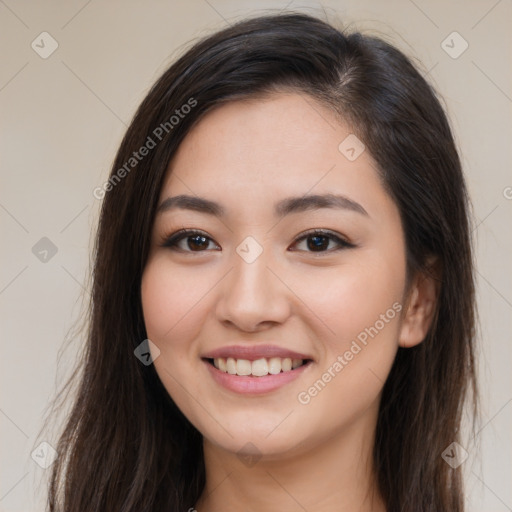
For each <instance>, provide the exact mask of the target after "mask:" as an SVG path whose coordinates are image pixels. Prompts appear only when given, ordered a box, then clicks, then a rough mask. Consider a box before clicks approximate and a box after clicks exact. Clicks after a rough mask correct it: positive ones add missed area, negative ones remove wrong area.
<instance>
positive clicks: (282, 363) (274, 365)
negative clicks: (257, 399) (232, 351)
mask: <svg viewBox="0 0 512 512" xmlns="http://www.w3.org/2000/svg"><path fill="white" fill-rule="evenodd" d="M205 361H207V362H208V363H209V364H211V365H212V366H214V367H215V368H217V369H218V370H219V371H221V372H224V373H228V374H230V375H237V376H240V377H265V376H266V375H278V374H280V373H288V372H292V371H294V370H296V369H297V368H300V367H302V366H306V365H308V364H310V363H311V362H312V360H311V359H292V358H290V357H284V358H281V357H270V358H261V359H256V360H254V361H250V360H249V359H236V358H233V357H228V358H224V357H216V358H215V359H205Z"/></svg>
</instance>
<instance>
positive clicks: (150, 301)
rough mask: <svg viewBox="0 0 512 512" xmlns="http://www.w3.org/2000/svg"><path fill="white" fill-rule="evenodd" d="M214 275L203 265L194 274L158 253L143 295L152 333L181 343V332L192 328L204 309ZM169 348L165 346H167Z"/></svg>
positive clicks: (145, 276) (144, 282) (146, 274)
mask: <svg viewBox="0 0 512 512" xmlns="http://www.w3.org/2000/svg"><path fill="white" fill-rule="evenodd" d="M210 281H211V279H210V280H209V279H208V276H207V275H206V274H205V273H204V272H202V271H201V270H200V269H199V267H198V268H197V269H196V270H195V271H194V277H193V279H191V278H190V274H187V273H184V272H179V271H176V270H175V269H173V268H172V266H171V265H169V263H168V262H166V261H165V257H155V258H154V259H153V260H150V261H149V262H148V264H147V266H146V269H145V271H144V274H143V278H142V283H141V299H142V308H143V312H144V321H145V325H146V330H147V334H148V337H149V338H150V339H151V336H153V338H154V339H155V341H159V342H160V343H163V344H169V343H171V342H172V344H173V345H176V347H175V348H178V347H179V341H178V340H181V339H183V337H182V336H181V334H183V332H184V331H185V330H186V331H187V332H189V333H190V334H189V335H188V338H190V337H191V334H193V333H192V332H191V331H190V329H193V327H194V325H197V327H198V328H199V324H197V322H194V318H196V319H197V316H198V311H200V303H201V299H202V298H203V297H204V296H205V294H206V293H207V292H208V290H209V289H210V288H211V283H210ZM164 348H165V347H164Z"/></svg>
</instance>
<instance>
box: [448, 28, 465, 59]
mask: <svg viewBox="0 0 512 512" xmlns="http://www.w3.org/2000/svg"><path fill="white" fill-rule="evenodd" d="M468 47H469V44H468V42H467V41H466V40H465V39H464V38H463V37H462V36H461V35H460V34H459V33H458V32H455V31H454V32H452V33H451V34H450V35H449V36H448V37H447V38H446V39H445V40H444V41H443V42H442V43H441V48H442V49H443V50H444V51H445V52H446V53H447V54H448V55H449V56H450V57H451V58H452V59H458V58H459V57H460V56H461V55H462V54H463V53H464V52H465V51H466V50H467V49H468Z"/></svg>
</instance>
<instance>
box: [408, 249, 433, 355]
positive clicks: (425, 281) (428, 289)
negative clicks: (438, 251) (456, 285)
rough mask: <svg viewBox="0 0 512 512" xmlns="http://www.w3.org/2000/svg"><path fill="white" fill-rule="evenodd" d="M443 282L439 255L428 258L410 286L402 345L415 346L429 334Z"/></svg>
mask: <svg viewBox="0 0 512 512" xmlns="http://www.w3.org/2000/svg"><path fill="white" fill-rule="evenodd" d="M440 283H441V269H440V265H439V261H438V258H437V257H431V258H428V259H427V262H426V265H425V268H424V269H422V270H420V271H418V272H417V273H416V275H415V276H414V277H413V278H412V280H411V283H410V286H409V294H408V299H407V301H406V307H405V308H404V311H405V313H404V315H403V317H402V323H401V326H400V332H399V335H398V344H399V346H401V347H404V348H409V347H414V346H415V345H418V344H419V343H421V342H422V341H423V340H424V339H425V337H426V336H427V333H428V330H429V328H430V325H431V324H432V320H433V318H434V313H435V311H436V305H437V300H438V296H439V289H440Z"/></svg>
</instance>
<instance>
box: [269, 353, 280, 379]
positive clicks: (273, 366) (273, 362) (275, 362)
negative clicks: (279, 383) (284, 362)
mask: <svg viewBox="0 0 512 512" xmlns="http://www.w3.org/2000/svg"><path fill="white" fill-rule="evenodd" d="M268 373H270V374H272V375H277V374H278V373H281V358H279V357H271V358H270V359H269V360H268Z"/></svg>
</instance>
